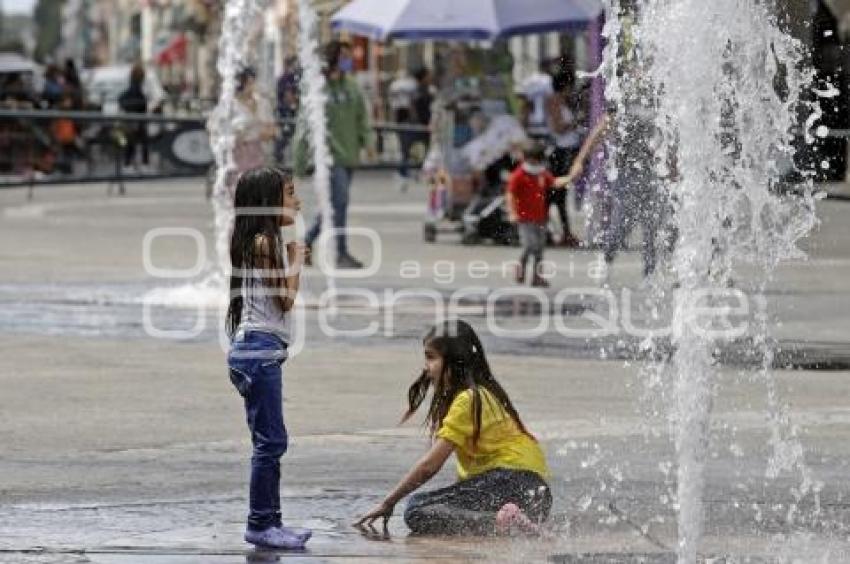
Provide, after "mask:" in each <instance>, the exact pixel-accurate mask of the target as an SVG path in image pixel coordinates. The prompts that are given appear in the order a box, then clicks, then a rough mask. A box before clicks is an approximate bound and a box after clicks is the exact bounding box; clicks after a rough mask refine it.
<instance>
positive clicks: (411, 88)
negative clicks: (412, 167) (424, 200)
mask: <svg viewBox="0 0 850 564" xmlns="http://www.w3.org/2000/svg"><path fill="white" fill-rule="evenodd" d="M416 89H417V84H416V80H414V79H413V77H411V76H410V75H409V74H408V73H407V71H406V70H402V71H400V72H399V74H398V76H397V77H396V78H395V79H394V80H393V81H392V82H391V83H390V90H389V102H390V110H391V111H392V119H393V121H394V122H395V123H397V124H398V125H400V126H401V127H402V128H404V127H405V126H410V125H415V124H416V121H417V120H416V116H415V111H414V109H413V97H414V95H415V94H416ZM413 139H414V134H413V132H411V131H409V130H406V129H401V130H399V132H398V143H399V145H400V148H401V166H399V168H398V172H397V174H396V184H397V185H398V187H399V190H400V191H401V192H406V191H407V187H408V183H409V181H410V177H409V175H410V172H409V170H408V161H409V160H410V148H411V147H412V146H413Z"/></svg>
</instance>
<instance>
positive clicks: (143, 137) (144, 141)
mask: <svg viewBox="0 0 850 564" xmlns="http://www.w3.org/2000/svg"><path fill="white" fill-rule="evenodd" d="M144 86H145V69H144V67H142V65H141V64H139V63H137V64H135V65H133V68H132V69H131V70H130V85H129V86H128V87H127V89H126V90H124V92H122V93H121V95H120V96H119V97H118V107H119V108H121V111H122V112H126V113H129V114H146V113H147V111H148V97H147V95H146V94H145V89H144ZM139 146H140V147H141V150H142V164H143V165H144V166H145V167H147V166H148V165H149V163H150V149H149V147H148V128H147V124H146V123H145V122H138V123H132V124H130V125H128V126H127V145H126V147H125V149H124V166H130V165H131V164H133V163H134V161H135V158H136V147H139Z"/></svg>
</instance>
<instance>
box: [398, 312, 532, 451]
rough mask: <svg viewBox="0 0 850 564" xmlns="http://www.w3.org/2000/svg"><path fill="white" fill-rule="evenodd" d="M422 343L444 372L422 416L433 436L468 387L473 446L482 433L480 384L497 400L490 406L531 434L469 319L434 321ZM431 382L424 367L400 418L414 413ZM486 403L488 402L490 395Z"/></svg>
mask: <svg viewBox="0 0 850 564" xmlns="http://www.w3.org/2000/svg"><path fill="white" fill-rule="evenodd" d="M423 345H424V346H425V347H427V348H431V349H433V350H434V351H436V352H437V353H438V354H439V355H440V356H441V357H442V359H443V373H442V374H440V377H439V378H438V379H437V382H436V383H435V384H434V394H433V396H432V398H431V405H430V406H429V407H428V415H427V416H426V418H425V425H426V426H427V427H428V429H429V431H430V433H431V435H432V436H434V435H436V433H437V431H438V430H439V428H440V425H441V424H442V422H443V419H445V417H446V415H447V414H448V412H449V407H450V406H451V404H452V401H454V399H455V397H456V396H457V395H458V394H459V393H461V392H463V391H465V390H470V391H471V392H472V446H473V447H474V446H475V445H476V444H477V443H478V439H479V438H480V436H481V412H482V409H483V404H482V393H481V390H482V388H483V389H485V390H487V391H488V392H489V393H490V395H491V396H492V397H493V398H494V399H495V400H496V402H497V403H498V406H493V405H490V406H489V407H490V408H491V409H492V408H500V409H501V410H502V411H503V412H505V413H507V415H508V416H510V417H511V419H513V420H514V422H515V423H516V424H517V427H519V429H520V431H522V432H523V433H524V434H526V435H528V436H529V437H531V438H532V439H533V438H534V436H532V435H531V433H529V432H528V430H527V429H526V428H525V425H523V423H522V419H520V416H519V413H517V410H516V408H515V407H514V405H513V403H511V400H510V398H509V397H508V394H507V392H506V391H505V390H504V388H502V386H501V385H500V384H499V383H498V382H497V381H496V378H495V377H494V376H493V372H492V371H491V370H490V364H489V363H488V362H487V357H486V356H485V355H484V347H483V346H482V345H481V340H480V339H479V338H478V335H476V334H475V330H474V329H473V328H472V327H471V326H470V325H469V324H468V323H466V322H465V321H462V320H454V321H446V322H444V323H442V324H440V325H436V326H434V327H433V328H432V329H431V330H430V331H428V333H427V334H426V335H425V338H424V339H423ZM431 384H432V381H431V378H430V377H429V376H428V373H427V371H423V372H422V374H421V375H420V376H419V378H417V379H416V381H415V382H413V384H412V385H411V386H410V389H409V390H408V392H407V401H408V410H407V413H405V415H404V417H403V418H402V422H404V421H407V420H408V419H410V418H411V417H412V416H413V414H414V413H416V410H417V409H419V406H420V405H422V402H424V401H425V398H426V397H427V395H428V389H429V388H430V387H431ZM485 397H486V396H485ZM488 403H490V402H489V398H488Z"/></svg>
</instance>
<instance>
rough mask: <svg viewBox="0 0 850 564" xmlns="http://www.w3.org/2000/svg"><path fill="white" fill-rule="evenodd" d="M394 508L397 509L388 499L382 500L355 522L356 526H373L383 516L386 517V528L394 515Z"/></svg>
mask: <svg viewBox="0 0 850 564" xmlns="http://www.w3.org/2000/svg"><path fill="white" fill-rule="evenodd" d="M394 509H395V506H394V505H390V504H388V503H387V502H386V501H382V502H381V503H379V504H378V505H376V506H375V507H374V508H372V510H371V511H369V512H368V513H366V514H365V515H364V516H363V517H361V518H360V519H358V520H357V521H356V522H355V523H354V526H355V527H363V526H368V527H372V526H373V525H374V524H375V521H377V520H378V519H380V518H381V517H383V518H384V529H386V528H387V523H388V522H389V520H390V517H392V516H393V510H394Z"/></svg>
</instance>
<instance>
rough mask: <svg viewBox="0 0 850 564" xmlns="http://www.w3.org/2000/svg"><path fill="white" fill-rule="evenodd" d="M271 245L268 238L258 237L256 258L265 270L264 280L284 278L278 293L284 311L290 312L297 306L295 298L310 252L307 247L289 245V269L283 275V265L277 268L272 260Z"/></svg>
mask: <svg viewBox="0 0 850 564" xmlns="http://www.w3.org/2000/svg"><path fill="white" fill-rule="evenodd" d="M270 247H271V245H270V244H269V241H268V239H267V237H265V236H264V235H258V236H257V237H256V238H255V239H254V253H255V256H257V257H260V260H259V261H258V262H259V266H260V268H261V269H262V270H263V279H264V281H265V280H275V279H278V277H280V276H283V278H282V280H281V284H280V287H279V288H278V289H279V292H278V296H277V297H278V300H279V304H280V307H281V309H282V310H283V311H290V310H291V309H292V307H293V306H294V305H295V297H296V296H297V295H298V290H299V289H300V287H301V269H302V268H303V266H304V257H305V256H306V253H307V252H308V251H307V249H306V247H305V246H304V245H303V244H300V243H289V244H287V245H286V254H287V258H288V259H289V269H287V272H286V273H281V272H280V271H279V269H281V268H282V265H279V266H276V265H275V264H274V263H273V261H272V260H271V258H270V257H271V248H270Z"/></svg>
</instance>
